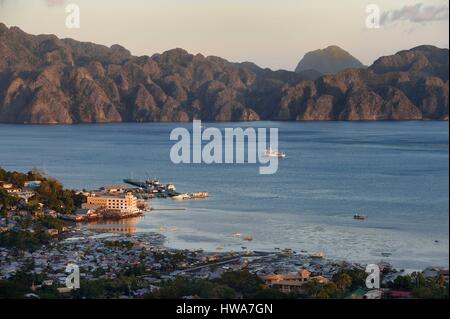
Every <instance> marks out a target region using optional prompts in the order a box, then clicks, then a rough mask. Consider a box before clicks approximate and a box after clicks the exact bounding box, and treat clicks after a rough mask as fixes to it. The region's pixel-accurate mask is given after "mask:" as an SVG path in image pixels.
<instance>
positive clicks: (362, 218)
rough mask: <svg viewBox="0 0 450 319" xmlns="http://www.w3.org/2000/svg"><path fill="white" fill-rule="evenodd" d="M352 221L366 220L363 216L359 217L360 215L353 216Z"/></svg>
mask: <svg viewBox="0 0 450 319" xmlns="http://www.w3.org/2000/svg"><path fill="white" fill-rule="evenodd" d="M353 219H356V220H366V219H367V216H365V215H360V214H355V215H353Z"/></svg>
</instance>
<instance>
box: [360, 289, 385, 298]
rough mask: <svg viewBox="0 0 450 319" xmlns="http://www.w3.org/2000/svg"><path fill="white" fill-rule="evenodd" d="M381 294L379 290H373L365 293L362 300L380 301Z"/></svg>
mask: <svg viewBox="0 0 450 319" xmlns="http://www.w3.org/2000/svg"><path fill="white" fill-rule="evenodd" d="M382 296H383V292H382V291H381V290H379V289H374V290H370V291H368V292H366V294H365V295H364V296H363V299H381V297H382Z"/></svg>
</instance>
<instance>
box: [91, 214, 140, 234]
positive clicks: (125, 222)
mask: <svg viewBox="0 0 450 319" xmlns="http://www.w3.org/2000/svg"><path fill="white" fill-rule="evenodd" d="M142 218H143V217H133V218H128V219H122V220H98V221H92V222H89V223H87V224H85V225H87V228H88V229H89V230H91V231H96V232H100V233H120V234H129V235H132V234H135V233H136V225H137V224H138V223H139V221H140V220H141V219H142Z"/></svg>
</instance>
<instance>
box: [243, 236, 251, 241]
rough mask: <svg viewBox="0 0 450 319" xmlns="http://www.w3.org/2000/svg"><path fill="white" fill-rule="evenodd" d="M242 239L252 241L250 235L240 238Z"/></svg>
mask: <svg viewBox="0 0 450 319" xmlns="http://www.w3.org/2000/svg"><path fill="white" fill-rule="evenodd" d="M242 240H245V241H252V240H253V237H251V236H246V237H244V238H242Z"/></svg>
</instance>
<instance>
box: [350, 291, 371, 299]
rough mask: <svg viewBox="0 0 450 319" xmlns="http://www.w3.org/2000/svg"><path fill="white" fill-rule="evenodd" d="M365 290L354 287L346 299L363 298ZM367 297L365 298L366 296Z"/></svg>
mask: <svg viewBox="0 0 450 319" xmlns="http://www.w3.org/2000/svg"><path fill="white" fill-rule="evenodd" d="M366 293H367V291H365V290H364V289H356V290H354V291H352V293H351V294H350V295H349V296H348V297H347V299H364V296H365V295H366ZM366 299H367V298H366Z"/></svg>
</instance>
